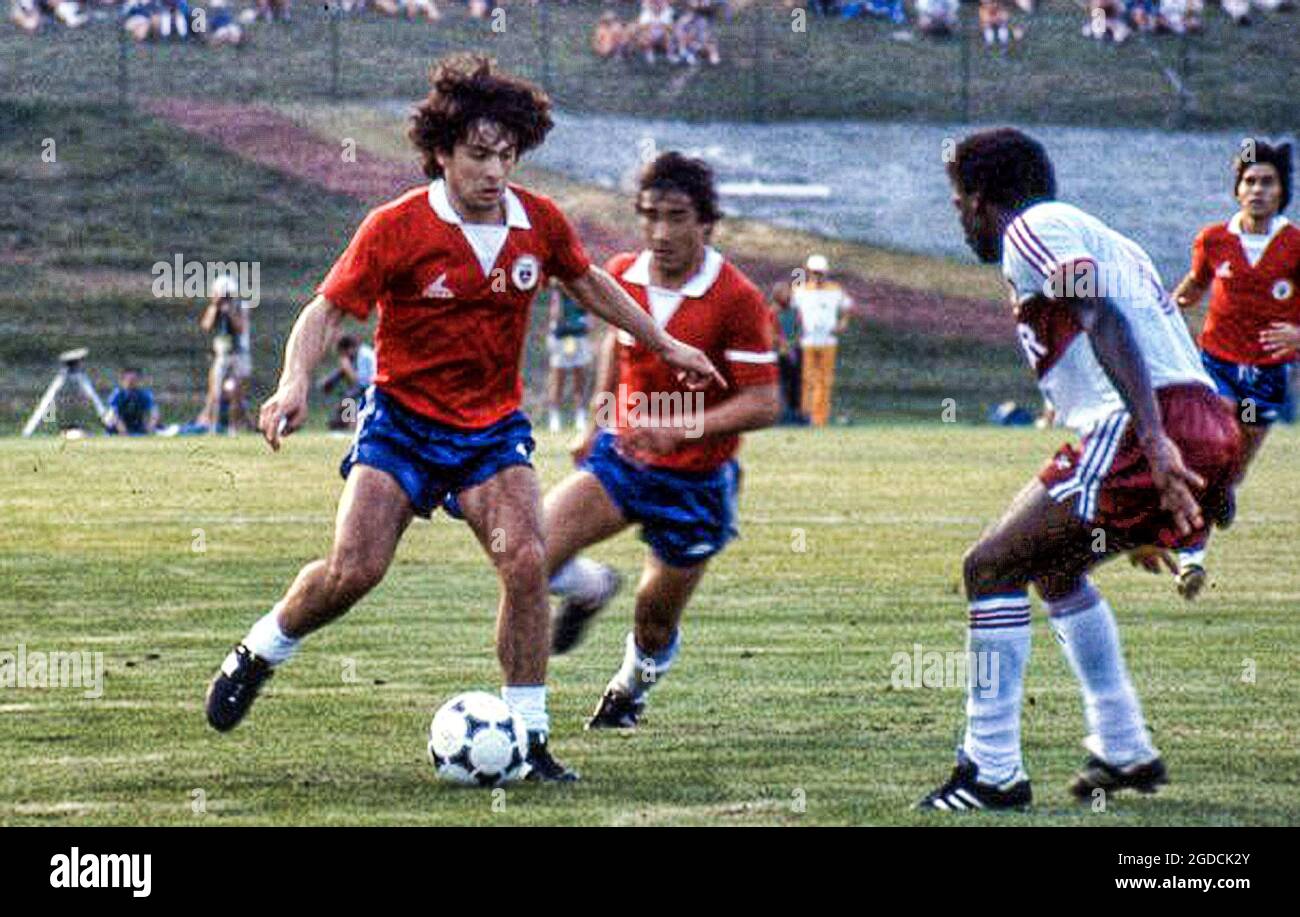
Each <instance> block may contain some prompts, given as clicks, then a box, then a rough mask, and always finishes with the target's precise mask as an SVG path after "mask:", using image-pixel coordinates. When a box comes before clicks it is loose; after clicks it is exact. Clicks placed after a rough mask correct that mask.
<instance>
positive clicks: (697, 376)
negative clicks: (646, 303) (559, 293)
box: [564, 264, 727, 388]
mask: <svg viewBox="0 0 1300 917" xmlns="http://www.w3.org/2000/svg"><path fill="white" fill-rule="evenodd" d="M564 285H565V286H566V287H567V288H568V290H569V293H570V294H571V295H572V296H573V298H574V299H576V300H577V301H578V303H579V304H580V305H581V306H582V307H583V308H584V309H586V310H587V311H589V312H594V313H595V314H596V315H598V316H600V317H601V318H603V319H604V320H605V321H607V322H609V323H610V324H611V325H614V326H615V327H617V328H622V329H623V330H624V331H626V332H627V333H628V334H630V335H632V336H633V337H634V338H636V339H637V340H638V341H640V342H641V343H642V344H644V345H645V346H646V347H649V348H650V350H652V351H653V352H654V353H656V354H658V355H659V357H660V358H661V359H662V360H663V361H664V362H665V363H667V364H668V365H669V366H672V367H675V368H676V369H679V370H681V374H682V377H683V379H684V381H685V382H686V384H687V385H688V386H690V387H691V388H705V387H706V386H708V384H709V383H710V382H717V383H718V384H719V385H721V386H722V387H723V388H726V386H727V382H726V380H725V379H723V378H722V373H720V372H718V368H717V367H716V366H714V365H713V362H712V361H711V360H710V359H709V358H708V357H707V356H705V354H704V352H703V351H701V350H698V349H696V348H694V347H692V346H691V345H689V344H683V343H682V342H681V341H679V340H677V338H675V337H673V336H672V335H671V334H668V333H667V332H665V331H664V330H663V329H662V328H660V327H659V326H658V325H656V324H655V322H654V319H652V318H651V317H650V316H649V314H647V313H646V311H645V310H644V309H642V308H641V307H640V306H639V305H637V302H636V300H635V299H633V298H632V297H631V296H629V295H628V294H627V291H626V290H624V289H623V288H622V287H620V286H619V285H618V281H616V280H615V279H614V278H613V277H611V276H609V274H608V273H607V272H606V271H604V270H602V269H601V268H598V267H596V266H595V265H594V264H593V265H592V266H591V267H590V268H588V270H587V272H586V273H585V274H583V275H582V276H581V277H577V278H575V279H573V280H569V281H566V282H565V284H564Z"/></svg>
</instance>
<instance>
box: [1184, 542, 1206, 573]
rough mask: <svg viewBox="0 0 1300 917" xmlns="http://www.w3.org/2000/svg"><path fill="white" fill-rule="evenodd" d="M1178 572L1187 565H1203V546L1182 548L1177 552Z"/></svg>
mask: <svg viewBox="0 0 1300 917" xmlns="http://www.w3.org/2000/svg"><path fill="white" fill-rule="evenodd" d="M1177 554H1178V572H1179V573H1181V572H1183V571H1184V570H1186V569H1187V568H1188V567H1204V566H1205V546H1204V545H1202V546H1201V547H1199V548H1182V549H1180V550H1179V551H1178V552H1177Z"/></svg>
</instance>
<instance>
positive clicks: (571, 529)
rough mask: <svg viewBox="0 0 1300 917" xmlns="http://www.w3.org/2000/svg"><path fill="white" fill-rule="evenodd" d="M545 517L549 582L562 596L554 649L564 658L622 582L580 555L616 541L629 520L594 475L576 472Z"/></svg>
mask: <svg viewBox="0 0 1300 917" xmlns="http://www.w3.org/2000/svg"><path fill="white" fill-rule="evenodd" d="M542 515H543V519H542V528H543V531H545V533H546V573H547V578H548V580H549V584H550V590H551V592H552V593H553V594H555V595H557V596H559V597H560V603H559V605H558V606H557V608H556V611H555V617H554V619H553V620H552V622H551V651H552V652H553V653H555V654H557V655H559V654H563V653H567V652H568V651H569V650H571V649H573V647H575V646H577V645H578V643H579V641H580V640H581V639H582V635H583V631H584V630H585V629H586V626H587V624H588V623H589V622H590V621H591V619H592V618H594V617H595V616H596V615H597V614H598V613H599V612H600V610H601V609H602V608H604V607H605V606H606V605H608V604H609V602H610V601H611V600H612V599H613V598H614V595H615V594H616V593H617V592H618V590H619V587H620V585H621V584H622V577H621V576H619V574H618V573H617V571H615V570H614V569H613V568H612V567H608V566H606V565H605V564H600V563H597V562H596V561H594V560H590V559H589V558H586V557H580V556H579V552H580V551H582V550H583V549H585V548H587V547H590V546H591V545H593V544H597V543H598V542H601V541H604V540H605V539H607V538H612V537H614V536H615V535H617V534H618V533H619V532H621V531H623V529H625V528H627V526H628V521H627V519H625V518H624V517H623V513H622V511H621V510H619V508H618V507H617V506H615V505H614V501H613V500H611V499H610V498H609V494H608V493H606V492H605V488H604V487H603V486H602V485H601V483H600V481H599V480H597V478H596V476H595V475H594V474H592V473H591V472H589V471H576V472H574V473H573V474H571V475H569V476H568V477H567V478H565V479H564V480H563V481H561V482H560V483H559V484H558V485H556V486H555V487H554V488H553V489H552V490H551V491H550V492H549V493H547V495H546V501H545V505H544V508H543V514H542Z"/></svg>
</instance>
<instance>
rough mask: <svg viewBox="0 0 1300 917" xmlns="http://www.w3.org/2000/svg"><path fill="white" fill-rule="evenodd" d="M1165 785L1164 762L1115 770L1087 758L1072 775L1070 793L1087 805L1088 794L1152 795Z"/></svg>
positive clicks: (1092, 758)
mask: <svg viewBox="0 0 1300 917" xmlns="http://www.w3.org/2000/svg"><path fill="white" fill-rule="evenodd" d="M1168 782H1169V771H1168V770H1167V769H1166V768H1165V762H1164V761H1162V760H1161V759H1159V758H1152V759H1151V760H1150V761H1145V762H1143V763H1141V764H1131V765H1129V766H1128V767H1115V766H1114V765H1113V764H1107V763H1106V762H1105V761H1103V760H1102V759H1101V758H1098V757H1097V756H1096V755H1093V756H1092V757H1090V758H1088V761H1087V763H1086V764H1084V766H1083V770H1081V771H1079V773H1077V774H1075V775H1074V780H1073V781H1071V782H1070V793H1071V794H1072V795H1073V796H1074V798H1075V799H1077V800H1079V801H1080V802H1090V801H1091V800H1092V794H1093V793H1094V792H1095V791H1097V790H1102V791H1104V792H1106V793H1114V792H1116V791H1117V790H1137V791H1138V792H1139V793H1154V792H1155V791H1156V788H1157V787H1159V786H1163V785H1164V784H1166V783H1168Z"/></svg>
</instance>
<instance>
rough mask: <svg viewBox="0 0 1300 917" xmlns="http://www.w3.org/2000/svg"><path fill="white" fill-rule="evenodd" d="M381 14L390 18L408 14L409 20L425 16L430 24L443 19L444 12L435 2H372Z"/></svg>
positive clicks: (395, 0) (391, 0) (428, 0)
mask: <svg viewBox="0 0 1300 917" xmlns="http://www.w3.org/2000/svg"><path fill="white" fill-rule="evenodd" d="M370 2H371V5H372V6H374V8H375V9H377V10H378V11H379V12H381V13H386V14H387V15H389V16H400V15H402V14H403V13H405V14H406V18H407V19H419V18H420V17H421V16H423V17H424V18H425V19H427V20H428V21H429V22H434V21H435V20H438V19H441V18H442V12H441V11H440V10H439V9H438V6H437V4H436V3H434V2H433V0H370Z"/></svg>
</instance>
